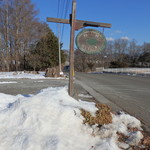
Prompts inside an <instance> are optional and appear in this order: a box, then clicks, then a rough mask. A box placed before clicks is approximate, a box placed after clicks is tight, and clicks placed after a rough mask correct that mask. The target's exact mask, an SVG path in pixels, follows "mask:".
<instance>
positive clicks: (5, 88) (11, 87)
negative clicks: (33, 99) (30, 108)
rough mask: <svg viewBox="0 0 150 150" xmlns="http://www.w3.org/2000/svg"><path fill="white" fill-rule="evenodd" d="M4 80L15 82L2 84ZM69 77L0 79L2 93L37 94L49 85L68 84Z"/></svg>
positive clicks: (0, 91)
mask: <svg viewBox="0 0 150 150" xmlns="http://www.w3.org/2000/svg"><path fill="white" fill-rule="evenodd" d="M3 82H13V83H6V84H2V83H3ZM67 85H68V79H62V80H61V79H59V80H57V79H56V80H53V79H0V93H5V94H11V95H17V94H22V95H28V94H37V93H38V92H40V90H41V89H44V88H48V87H60V86H67Z"/></svg>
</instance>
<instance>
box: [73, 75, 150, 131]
mask: <svg viewBox="0 0 150 150" xmlns="http://www.w3.org/2000/svg"><path fill="white" fill-rule="evenodd" d="M76 78H77V80H79V82H80V83H82V84H83V85H84V87H85V88H87V90H88V92H89V93H90V94H92V93H93V94H94V95H96V94H99V97H98V96H97V100H98V101H100V102H103V103H109V102H110V104H116V106H119V107H118V108H121V109H123V110H124V111H126V112H128V113H129V114H131V115H133V116H135V117H137V118H138V119H140V120H141V121H142V122H143V124H145V125H146V127H147V128H148V130H149V129H150V78H142V77H133V76H125V75H115V74H86V73H76ZM93 94H92V95H93ZM94 95H93V96H94ZM100 95H101V96H100Z"/></svg>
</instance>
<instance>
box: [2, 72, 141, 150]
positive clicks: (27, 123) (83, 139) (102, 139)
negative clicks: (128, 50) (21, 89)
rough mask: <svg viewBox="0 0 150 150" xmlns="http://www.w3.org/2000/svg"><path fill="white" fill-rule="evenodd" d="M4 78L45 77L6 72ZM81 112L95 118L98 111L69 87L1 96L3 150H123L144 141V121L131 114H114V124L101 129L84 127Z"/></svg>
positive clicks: (92, 104) (42, 75)
mask: <svg viewBox="0 0 150 150" xmlns="http://www.w3.org/2000/svg"><path fill="white" fill-rule="evenodd" d="M0 78H1V80H2V78H5V79H6V78H32V79H44V78H45V77H44V74H43V73H40V74H39V75H33V74H25V73H18V74H14V73H12V72H10V73H4V72H2V73H0ZM40 82H43V81H40ZM6 83H9V82H6ZM6 83H5V82H3V81H1V83H0V84H6ZM12 83H13V82H12ZM80 97H81V98H82V97H83V98H84V97H90V95H83V94H82V95H80ZM80 109H84V110H87V111H89V112H90V113H91V114H93V115H95V112H96V110H97V108H96V107H95V103H93V102H85V101H82V100H79V101H77V100H75V99H73V98H72V97H70V96H69V95H68V92H67V87H57V88H52V87H49V88H47V89H43V90H41V92H40V93H38V94H36V95H28V97H26V96H23V95H21V93H20V95H16V96H13V95H7V94H4V93H0V150H121V148H124V149H127V148H129V147H130V146H131V145H134V146H135V145H137V144H138V143H139V141H140V140H141V139H142V138H143V135H142V133H141V132H140V130H142V129H141V123H140V121H139V120H137V119H136V118H134V117H132V116H130V115H128V114H125V113H120V114H118V115H115V114H112V118H113V120H112V123H111V124H108V125H103V126H102V127H101V128H99V127H98V126H97V125H94V126H89V125H87V124H83V120H84V118H83V116H82V115H81V111H80ZM130 128H137V129H138V131H131V130H129V129H130ZM118 133H119V134H124V135H125V136H126V137H128V138H127V139H126V141H124V142H123V141H119V140H118V138H119V134H118Z"/></svg>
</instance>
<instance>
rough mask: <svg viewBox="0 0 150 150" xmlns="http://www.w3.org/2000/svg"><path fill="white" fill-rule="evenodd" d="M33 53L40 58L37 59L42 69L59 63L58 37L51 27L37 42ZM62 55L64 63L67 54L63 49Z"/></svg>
mask: <svg viewBox="0 0 150 150" xmlns="http://www.w3.org/2000/svg"><path fill="white" fill-rule="evenodd" d="M31 55H35V56H36V57H37V58H38V59H37V60H36V61H37V64H38V66H41V69H46V68H49V67H56V66H58V65H59V47H58V38H57V37H56V36H55V35H54V33H53V32H52V31H51V29H49V31H48V33H47V35H46V36H44V37H42V38H41V40H40V41H39V42H38V43H37V45H36V47H35V49H34V50H33V51H31ZM61 57H62V58H61V60H62V63H64V62H65V60H66V59H65V58H66V56H65V54H64V52H63V51H61ZM31 61H33V60H31ZM30 64H32V63H30ZM34 64H35V63H34ZM39 64H40V65H39ZM38 66H37V68H38ZM34 68H35V66H34Z"/></svg>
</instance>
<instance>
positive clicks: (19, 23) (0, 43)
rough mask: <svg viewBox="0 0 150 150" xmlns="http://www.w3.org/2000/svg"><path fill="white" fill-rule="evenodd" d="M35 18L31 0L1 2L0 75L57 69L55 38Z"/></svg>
mask: <svg viewBox="0 0 150 150" xmlns="http://www.w3.org/2000/svg"><path fill="white" fill-rule="evenodd" d="M37 14H38V11H37V10H36V9H35V6H34V4H32V3H31V1H30V0H2V1H0V71H14V70H15V71H18V70H31V69H34V70H40V69H46V68H47V67H54V66H57V65H58V62H59V61H58V54H59V53H58V38H57V37H56V36H55V34H54V33H53V32H52V30H51V29H50V28H49V27H48V25H47V24H46V23H43V22H40V21H39V19H38V18H37ZM61 53H62V62H64V61H65V54H64V52H63V51H61Z"/></svg>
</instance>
